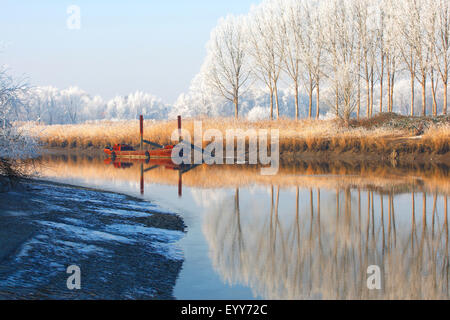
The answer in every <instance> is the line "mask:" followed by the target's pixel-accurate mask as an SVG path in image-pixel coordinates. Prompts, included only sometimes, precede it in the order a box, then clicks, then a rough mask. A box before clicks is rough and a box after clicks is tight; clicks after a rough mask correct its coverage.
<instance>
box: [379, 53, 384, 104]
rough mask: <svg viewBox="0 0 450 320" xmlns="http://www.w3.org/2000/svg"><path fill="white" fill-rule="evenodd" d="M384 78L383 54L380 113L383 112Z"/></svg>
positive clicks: (382, 61) (382, 62)
mask: <svg viewBox="0 0 450 320" xmlns="http://www.w3.org/2000/svg"><path fill="white" fill-rule="evenodd" d="M383 78H384V57H383V55H381V73H380V113H382V112H383Z"/></svg>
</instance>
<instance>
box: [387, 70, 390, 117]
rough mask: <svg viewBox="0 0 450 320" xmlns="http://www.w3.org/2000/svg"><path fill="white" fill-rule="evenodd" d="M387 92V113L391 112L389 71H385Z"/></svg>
mask: <svg viewBox="0 0 450 320" xmlns="http://www.w3.org/2000/svg"><path fill="white" fill-rule="evenodd" d="M387 78H388V79H387V82H388V83H387V92H388V101H387V104H388V105H387V111H388V112H391V71H390V70H389V68H388V70H387Z"/></svg>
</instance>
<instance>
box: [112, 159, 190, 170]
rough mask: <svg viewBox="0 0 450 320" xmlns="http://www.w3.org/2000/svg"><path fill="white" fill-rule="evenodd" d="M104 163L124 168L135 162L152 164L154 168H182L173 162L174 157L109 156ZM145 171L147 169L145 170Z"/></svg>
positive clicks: (151, 166)
mask: <svg viewBox="0 0 450 320" xmlns="http://www.w3.org/2000/svg"><path fill="white" fill-rule="evenodd" d="M104 163H105V164H106V165H109V164H112V165H113V166H114V167H115V168H122V169H127V168H130V167H132V166H133V165H134V164H135V163H136V164H145V165H148V166H150V168H154V167H156V166H161V167H164V168H166V169H171V170H180V168H182V166H180V165H176V164H174V163H173V162H172V159H170V158H151V159H145V160H144V159H129V158H127V159H125V158H124V159H115V160H113V159H111V158H107V159H105V160H104ZM144 171H145V170H144Z"/></svg>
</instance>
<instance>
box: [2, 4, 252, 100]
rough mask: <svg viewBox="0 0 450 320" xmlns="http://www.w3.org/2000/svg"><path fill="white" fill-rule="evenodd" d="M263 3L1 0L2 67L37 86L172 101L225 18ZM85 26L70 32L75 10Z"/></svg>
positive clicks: (92, 93)
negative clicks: (72, 8)
mask: <svg viewBox="0 0 450 320" xmlns="http://www.w3.org/2000/svg"><path fill="white" fill-rule="evenodd" d="M257 2H258V0H220V1H218V0H210V1H207V0H169V1H163V0H161V1H152V0H147V1H144V0H142V1H137V0H128V1H111V0H110V1H92V0H91V1H88V0H72V1H60V0H58V1H57V0H53V1H50V0H40V1H35V0H33V1H32V0H26V1H25V0H19V1H17V0H15V1H13V0H0V43H1V45H0V65H4V64H6V65H7V66H8V67H9V68H10V71H11V72H12V73H13V74H14V75H24V76H26V77H28V79H29V83H30V84H32V85H52V86H55V87H58V88H65V87H68V86H70V85H77V86H79V87H80V88H82V89H84V90H86V91H87V92H88V93H90V94H91V95H95V94H100V95H102V96H103V97H104V98H106V99H108V98H111V97H112V96H114V95H116V94H127V93H130V92H133V91H135V90H142V91H145V92H149V93H153V94H155V95H157V96H159V97H161V98H162V99H163V100H165V101H166V102H168V103H172V102H174V101H175V99H176V98H177V96H178V95H179V94H180V93H181V92H184V91H186V90H187V89H188V87H189V83H190V80H191V79H192V77H193V76H194V75H195V74H196V73H197V72H198V70H199V68H200V66H201V63H202V61H203V58H204V56H205V44H206V42H207V41H208V38H209V34H210V31H211V29H212V28H213V27H214V26H215V25H216V22H217V20H218V19H219V18H220V17H221V16H225V15H227V14H245V13H247V12H248V11H249V9H250V6H251V4H252V3H257ZM70 5H77V6H79V8H80V10H81V29H80V30H70V29H69V28H67V24H66V22H67V19H68V17H69V14H68V13H67V8H68V7H69V6H70Z"/></svg>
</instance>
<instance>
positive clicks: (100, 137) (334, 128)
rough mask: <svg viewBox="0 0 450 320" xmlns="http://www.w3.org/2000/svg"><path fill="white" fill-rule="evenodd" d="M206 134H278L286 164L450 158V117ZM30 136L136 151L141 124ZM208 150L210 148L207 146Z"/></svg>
mask: <svg viewBox="0 0 450 320" xmlns="http://www.w3.org/2000/svg"><path fill="white" fill-rule="evenodd" d="M199 120H202V127H203V128H202V129H203V132H205V130H207V129H217V130H219V131H221V132H222V134H223V136H224V137H225V131H226V130H227V129H242V130H249V129H256V130H258V129H269V130H270V129H278V130H279V134H280V155H281V158H282V159H285V160H286V159H287V160H292V159H295V158H302V157H303V158H304V157H317V156H321V157H324V158H327V159H330V160H332V159H334V158H358V159H361V160H364V159H372V160H376V159H392V160H397V159H399V158H401V159H404V160H424V161H444V162H445V161H446V159H447V158H449V153H450V117H449V116H440V117H434V118H432V117H406V116H400V115H397V114H392V113H390V114H381V115H377V116H375V117H373V118H370V119H362V120H359V121H358V120H352V121H351V122H350V123H349V124H344V123H342V122H340V121H338V120H301V121H294V120H290V119H280V120H277V121H260V122H250V121H247V120H235V119H229V118H226V119H222V118H221V119H199ZM176 128H177V124H176V121H151V120H147V121H145V133H144V138H145V139H147V140H151V141H154V142H157V143H159V144H163V145H165V144H171V143H173V141H171V140H170V138H171V135H172V133H173V132H174V130H176ZM183 129H186V130H188V131H189V132H191V135H192V134H193V130H194V120H192V119H189V120H184V121H183ZM31 132H32V133H33V134H34V135H35V136H37V137H38V139H39V140H40V141H41V142H42V143H43V144H44V145H46V146H47V147H52V148H65V149H76V148H81V149H101V148H103V147H104V146H105V145H112V144H114V143H118V142H121V143H128V144H133V145H137V143H138V142H139V123H138V121H136V120H131V121H101V122H95V123H85V124H76V125H52V126H43V125H33V126H31ZM203 143H204V145H205V144H206V143H207V142H206V141H204V142H203Z"/></svg>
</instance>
